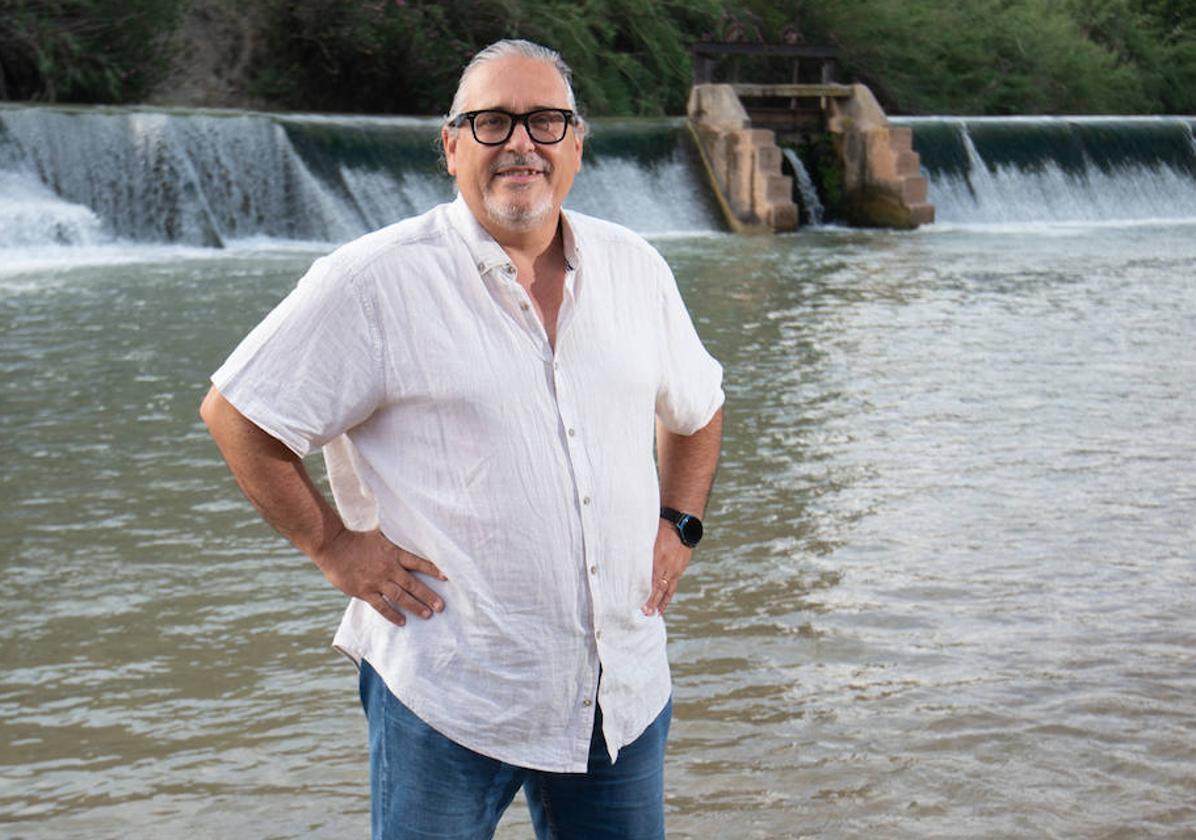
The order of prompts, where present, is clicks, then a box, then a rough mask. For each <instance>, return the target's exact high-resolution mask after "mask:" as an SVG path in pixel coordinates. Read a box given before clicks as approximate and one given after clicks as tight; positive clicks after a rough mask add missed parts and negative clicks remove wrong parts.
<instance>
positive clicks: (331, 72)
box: [0, 0, 1196, 115]
mask: <svg viewBox="0 0 1196 840" xmlns="http://www.w3.org/2000/svg"><path fill="white" fill-rule="evenodd" d="M205 15H208V16H209V17H212V16H216V17H221V18H222V19H224V20H225V21H226V22H227V21H228V19H229V17H230V16H231V17H233V18H235V19H236V21H235V22H236V27H235V28H236V31H238V32H244V33H247V34H246V37H245V39H244V40H245V43H246V44H251V45H252V56H251V59H252V60H250V61H247V62H245V67H246V68H247V69H246V71H245V72H244V73H243V74H238V75H237V76H236V78H237V80H238V82H237V83H238V84H243V85H244V87H245V89H244V90H243V91H241V93H242V94H243V101H253V102H256V103H266V104H268V105H269V106H270V107H276V108H288V109H302V110H323V111H341V112H366V113H420V114H432V113H441V112H443V110H444V109H445V108H447V106H448V103H449V101H450V99H451V97H452V92H453V88H454V86H455V84H456V80H457V77H458V75H459V73H460V70H461V67H462V66H463V64H464V63H465V62H466V61H467V60H468V59H469V57H470V56H472V55H473V54H474V53H475V52H476V51H477V50H478V49H480V48H481V47H483V46H485V45H486V44H488V43H490V42H492V41H494V40H496V39H498V38H502V37H524V38H529V39H531V40H534V41H539V42H541V43H545V44H548V45H550V46H553V47H555V48H557V49H558V50H560V51H561V53H562V54H563V55H564V56H565V57H566V59H567V60H568V61H569V62H570V63H571V64H572V65H573V67H574V70H575V88H576V92H577V95H578V99H579V101H580V102H581V103H582V105H583V107H585V109H586V110H587V112H589V113H591V114H626V115H639V114H643V115H654V114H665V113H681V112H682V111H683V110H684V105H685V98H686V95H687V92H688V88H689V82H690V76H691V60H690V50H691V48H692V46H693V44H694V42H695V41H697V40H699V39H700V38H704V37H715V38H718V37H720V36H726V35H731V36H734V37H740V38H745V39H749V40H754V39H757V38H762V39H765V40H770V41H779V40H781V38H782V36H783V35H786V34H787V35H788V36H789V37H791V38H793V37H800V38H804V40H805V41H806V42H807V43H815V44H816V43H830V44H836V45H838V46H839V47H840V49H841V51H842V56H843V74H842V75H843V76H844V77H845V78H846V79H858V80H860V81H863V82H865V83H867V84H869V85H870V86H871V87H872V88H873V89H874V91H876V93H877V95H878V97H879V98H880V99H881V101H882V102H883V103H884V104H885V106H886V107H887V108H889V109H890V110H892V111H894V112H898V113H939V114H950V113H971V114H1014V113H1027V114H1034V113H1144V112H1146V113H1159V112H1165V113H1194V112H1196V0H956V2H954V3H943V2H942V1H941V0H902V2H895V0H835V2H831V3H828V2H823V0H789V2H777V0H470V1H469V2H467V0H439V2H436V1H435V0H0V98H7V99H35V100H46V101H77V102H128V101H136V100H137V98H138V97H142V96H144V95H145V94H146V93H147V92H148V91H149V90H150V89H151V88H152V87H153V86H154V85H155V84H157V85H159V95H158V96H157V99H158V100H159V101H162V100H165V101H170V97H169V92H167V94H166V95H165V96H163V95H161V89H162V86H163V84H164V83H163V81H162V80H163V79H166V78H168V72H167V71H168V70H170V69H171V68H170V67H168V62H167V61H166V53H167V51H168V50H169V49H170V48H171V47H176V48H177V47H179V46H180V39H194V38H195V37H196V36H195V29H196V27H194V26H192V27H190V28H188V27H184V26H181V25H180V21H191V23H192V24H194V22H195V21H196V20H197V19H198V20H202V19H203V18H204V16H205ZM798 33H800V34H798ZM184 46H185V44H184ZM177 52H178V54H180V55H185V54H187V52H188V51H187V50H185V49H178V50H177ZM209 52H210V51H209ZM174 71H175V72H174V76H172V77H171V78H174V77H177V76H178V67H177V66H176V67H175V68H174ZM179 104H236V103H235V102H233V103H218V102H203V103H194V102H180V103H179Z"/></svg>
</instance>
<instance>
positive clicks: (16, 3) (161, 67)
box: [0, 0, 184, 102]
mask: <svg viewBox="0 0 1196 840" xmlns="http://www.w3.org/2000/svg"><path fill="white" fill-rule="evenodd" d="M183 5H184V0H0V99H24V100H44V101H48V102H131V101H135V100H136V99H137V98H139V97H141V96H143V95H144V94H145V93H146V91H147V90H148V89H149V88H150V86H151V85H153V84H154V83H155V82H156V81H157V80H158V79H159V78H161V76H162V75H163V74H164V73H165V72H166V69H167V49H168V42H169V39H170V37H171V35H172V33H173V32H174V31H175V29H176V27H177V26H178V23H179V19H180V16H181V13H182V11H183Z"/></svg>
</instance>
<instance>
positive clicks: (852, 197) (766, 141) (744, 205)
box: [687, 84, 934, 232]
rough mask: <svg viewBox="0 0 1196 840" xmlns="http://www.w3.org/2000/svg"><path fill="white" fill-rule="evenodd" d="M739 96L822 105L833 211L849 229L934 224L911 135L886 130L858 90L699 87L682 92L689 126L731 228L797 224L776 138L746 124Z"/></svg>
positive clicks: (875, 107)
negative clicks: (838, 185) (834, 168)
mask: <svg viewBox="0 0 1196 840" xmlns="http://www.w3.org/2000/svg"><path fill="white" fill-rule="evenodd" d="M741 95H743V96H747V97H749V98H750V97H767V98H773V99H776V98H784V97H790V98H791V101H792V102H795V103H796V102H797V101H798V100H799V99H802V100H805V101H811V100H817V101H818V102H820V103H821V107H822V110H823V112H824V117H825V120H824V129H823V130H824V131H825V132H826V133H828V134H829V135H830V137H831V140H832V143H833V146H834V150H835V156H836V158H837V162H838V165H839V168H840V170H841V172H842V176H843V178H842V187H843V190H842V196H841V200H840V202H839V206H838V207H837V208H836V209H837V210H838V212H839V213H840V214H841V215H842V216H844V221H846V222H847V223H848V224H851V225H855V226H858V227H894V228H915V227H918V226H919V225H923V224H928V223H930V222H933V221H934V206H933V205H932V204H930V203H929V202H928V201H927V182H926V178H925V177H924V176H923V175H922V174H921V169H920V164H921V161H920V158H919V156H918V153H917V152H915V151H914V150H913V146H912V142H913V134H912V131H911V130H910V129H909V128H905V127H900V126H893V125H890V123H889V120H888V118H887V117H886V116H885V113H884V111H883V110H882V109H881V107H880V105H879V104H878V103H877V102H876V99H875V97H873V95H872V92H871V91H870V90H869V89H868V88H867V87H865V86H864V85H859V84H856V85H834V84H821V85H797V84H794V85H728V84H698V85H694V86H693V89H692V90H691V91H690V95H689V105H688V109H687V110H688V113H689V124H690V127H691V128H692V130H693V132H694V134H695V136H696V137H697V140H698V147H699V149H700V150H701V152H702V157H703V160H704V162H705V164H706V168H707V172H708V174H709V176H710V181H711V185H712V187H713V189H714V192H715V194H716V196H717V198H718V201H719V205H720V206H721V207H722V210H723V214H724V216H725V217H726V220H727V224H728V225H729V226H730V227H731V229H732V230H735V231H738V232H766V231H788V230H794V229H795V228H797V225H798V208H797V204H796V203H795V202H794V200H793V183H792V180H793V179H792V178H791V177H789V176H787V175H783V174H782V172H781V160H782V157H781V149H780V147H779V146H778V145H777V142H776V135H775V133H774V132H773V131H772V130H769V129H764V128H759V127H753V124H752V118H751V116H750V114H749V112H748V110H747V109H745V107H744V105H743V102H742V101H741V98H740V96H741ZM815 115H817V112H815Z"/></svg>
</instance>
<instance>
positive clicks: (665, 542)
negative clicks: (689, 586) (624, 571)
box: [641, 519, 693, 615]
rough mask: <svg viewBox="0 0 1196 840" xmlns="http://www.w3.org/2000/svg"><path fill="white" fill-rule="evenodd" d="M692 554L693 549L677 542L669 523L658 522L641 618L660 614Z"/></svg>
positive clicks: (662, 612)
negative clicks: (648, 584)
mask: <svg viewBox="0 0 1196 840" xmlns="http://www.w3.org/2000/svg"><path fill="white" fill-rule="evenodd" d="M692 555H693V549H692V548H688V547H686V545H685V544H684V543H682V542H681V536H680V535H679V534H678V533H677V529H676V528H675V527H673V523H672V522H669V521H667V520H664V519H662V520H660V526H659V527H658V528H657V529H656V545H655V546H654V547H653V550H652V593H651V594H650V595H649V596H648V601H647V603H645V604H644V606H643V607H642V608H641V609H642V610H643V613H644V615H664V611H665V609H666V608H667V607H668V605H669V601H671V600H673V596H674V595H675V594H677V585H678V584H679V583H680V582H681V576H682V575H683V574H685V567H686V566H688V565H689V558H690V557H691V556H692Z"/></svg>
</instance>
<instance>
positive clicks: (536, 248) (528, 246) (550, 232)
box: [478, 210, 561, 262]
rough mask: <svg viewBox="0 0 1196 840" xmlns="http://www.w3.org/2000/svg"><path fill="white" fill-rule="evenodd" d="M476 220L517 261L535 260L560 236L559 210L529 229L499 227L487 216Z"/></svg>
mask: <svg viewBox="0 0 1196 840" xmlns="http://www.w3.org/2000/svg"><path fill="white" fill-rule="evenodd" d="M478 221H479V222H480V223H481V225H482V227H483V228H485V229H486V232H487V233H489V234H490V235H491V236H493V237H494V241H495V242H497V243H498V244H499V246H500V247H501V248H502V249H503V250H504V251H506V252H507V254H508V255H510V256H511V258H512V259H515V260H516V261H517V262H518V261H524V260H527V261H531V260H535V259H536V258H538V257H540V256H542V255H543V254H545V253H547V252H548V251H549V249H551V248H553V247H554V246H556V245H557V241H558V239H559V238H560V230H561V211H560V210H557V211H556V212H555V213H552V214H551V215H550V217H549V218H547V219H545V220H544V222H542V223H541V224H539V225H537V226H536V227H534V228H531V229H529V230H512V229H510V228H506V227H500V226H498V225H496V224H494V222H493V221H491V220H490V219H489V218H479V219H478Z"/></svg>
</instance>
